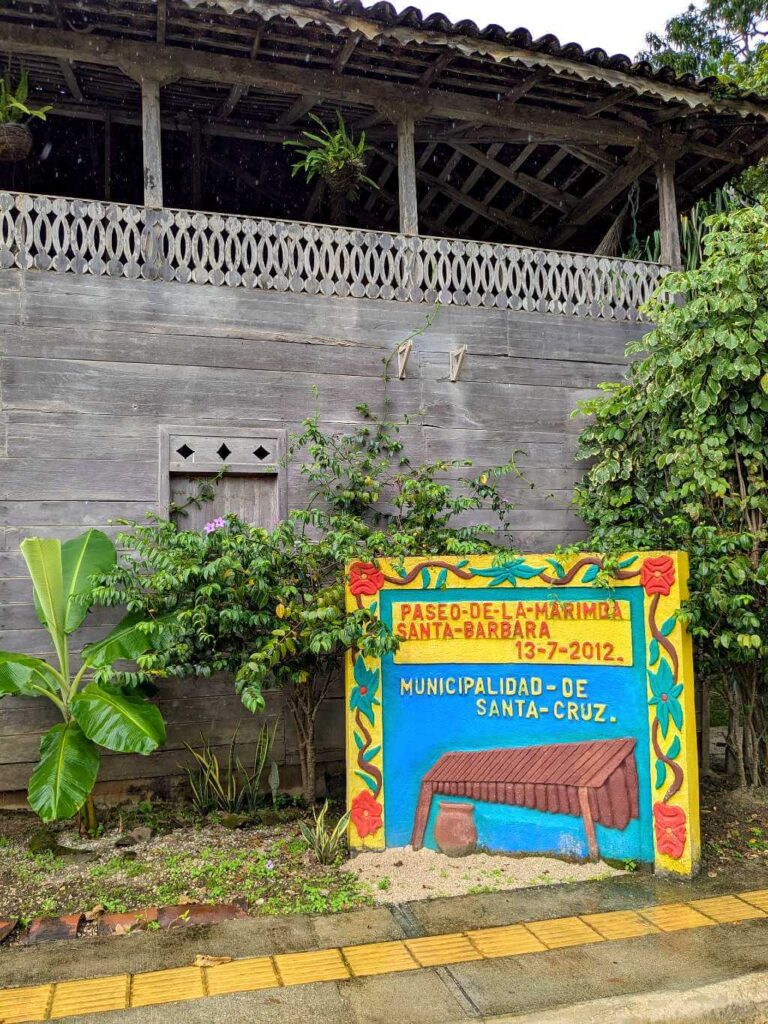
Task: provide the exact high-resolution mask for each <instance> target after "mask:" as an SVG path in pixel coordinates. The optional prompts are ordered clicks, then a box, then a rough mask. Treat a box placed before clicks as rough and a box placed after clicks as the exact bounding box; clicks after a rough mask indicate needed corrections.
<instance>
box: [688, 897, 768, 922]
mask: <svg viewBox="0 0 768 1024" xmlns="http://www.w3.org/2000/svg"><path fill="white" fill-rule="evenodd" d="M688 905H689V906H691V907H693V908H694V910H698V911H699V913H701V914H706V916H707V917H711V918H712V920H713V921H717V923H718V924H734V923H735V922H736V921H751V920H754V919H755V918H758V917H765V916H766V915H765V912H764V911H762V910H760V909H759V907H754V906H752V904H751V903H745V902H744V900H740V899H739V898H738V896H714V897H712V898H711V899H707V900H691V902H690V903H689V904H688Z"/></svg>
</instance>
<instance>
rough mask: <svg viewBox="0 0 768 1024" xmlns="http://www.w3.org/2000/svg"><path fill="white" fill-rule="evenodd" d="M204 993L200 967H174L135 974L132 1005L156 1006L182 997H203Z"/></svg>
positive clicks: (176, 1000) (132, 986)
mask: <svg viewBox="0 0 768 1024" xmlns="http://www.w3.org/2000/svg"><path fill="white" fill-rule="evenodd" d="M204 995H205V990H204V988H203V975H202V974H201V972H200V968H199V967H174V968H171V969H170V970H165V971H149V972H148V973H147V974H134V976H133V984H132V985H131V1002H130V1005H131V1006H132V1007H133V1006H156V1005H158V1004H160V1003H175V1002H178V1001H179V1000H181V999H201V998H202V997H203V996H204Z"/></svg>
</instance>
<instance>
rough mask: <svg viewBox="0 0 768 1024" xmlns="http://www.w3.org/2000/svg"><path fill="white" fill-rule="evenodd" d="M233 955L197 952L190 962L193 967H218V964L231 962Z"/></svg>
mask: <svg viewBox="0 0 768 1024" xmlns="http://www.w3.org/2000/svg"><path fill="white" fill-rule="evenodd" d="M233 959H234V957H231V956H209V955H208V954H207V953H198V954H197V956H196V957H195V959H194V962H193V964H192V966H193V967H218V965H219V964H231V963H232V961H233Z"/></svg>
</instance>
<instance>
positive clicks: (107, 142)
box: [104, 111, 112, 200]
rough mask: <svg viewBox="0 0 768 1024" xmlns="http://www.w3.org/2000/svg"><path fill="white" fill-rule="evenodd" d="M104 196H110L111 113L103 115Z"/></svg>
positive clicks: (109, 197)
mask: <svg viewBox="0 0 768 1024" xmlns="http://www.w3.org/2000/svg"><path fill="white" fill-rule="evenodd" d="M104 198H105V199H107V200H109V199H111V198H112V114H111V113H110V112H109V111H107V112H106V114H105V115H104Z"/></svg>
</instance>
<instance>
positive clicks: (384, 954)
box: [342, 942, 419, 978]
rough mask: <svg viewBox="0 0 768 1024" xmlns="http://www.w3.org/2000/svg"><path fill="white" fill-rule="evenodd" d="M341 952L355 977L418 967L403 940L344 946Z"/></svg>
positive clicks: (411, 969) (416, 968)
mask: <svg viewBox="0 0 768 1024" xmlns="http://www.w3.org/2000/svg"><path fill="white" fill-rule="evenodd" d="M342 953H343V954H344V959H345V960H346V961H347V964H348V965H349V969H350V970H351V971H352V973H353V974H354V976H355V977H356V978H364V977H367V976H370V975H373V974H389V973H390V972H392V973H393V974H394V973H395V972H396V971H415V970H418V968H419V964H418V963H417V962H416V961H415V960H414V959H413V957H412V956H411V954H410V953H409V952H408V950H407V949H406V947H405V943H404V942H371V943H369V944H367V945H364V946H344V948H343V949H342Z"/></svg>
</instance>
